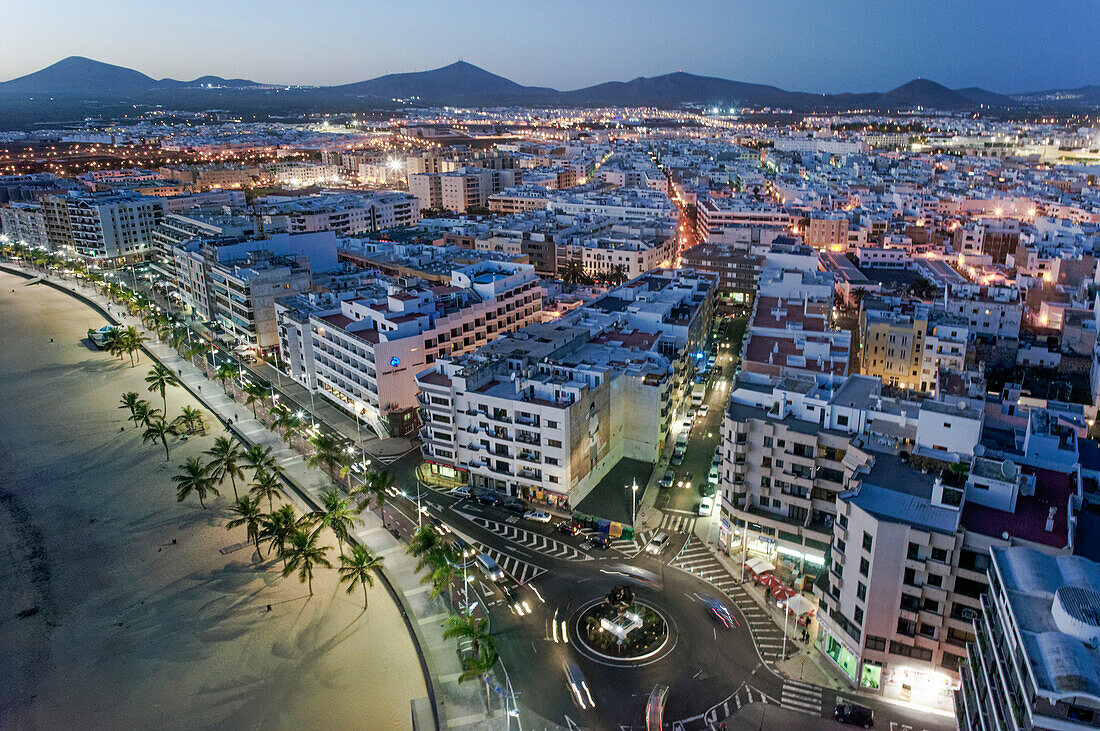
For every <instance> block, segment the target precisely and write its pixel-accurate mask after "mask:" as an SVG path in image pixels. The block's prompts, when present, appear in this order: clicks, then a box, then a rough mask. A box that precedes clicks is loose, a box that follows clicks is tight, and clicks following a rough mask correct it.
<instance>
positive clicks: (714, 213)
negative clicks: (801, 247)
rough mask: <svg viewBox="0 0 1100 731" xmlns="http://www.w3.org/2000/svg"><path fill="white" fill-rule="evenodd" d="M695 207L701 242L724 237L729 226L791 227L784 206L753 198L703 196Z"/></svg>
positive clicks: (698, 234) (697, 231)
mask: <svg viewBox="0 0 1100 731" xmlns="http://www.w3.org/2000/svg"><path fill="white" fill-rule="evenodd" d="M696 208H697V210H698V213H697V224H696V234H697V236H698V237H699V240H700V241H710V240H711V239H712V238H713V237H715V236H721V235H722V233H723V230H724V229H725V228H727V227H735V228H740V227H744V226H761V227H765V228H775V227H780V228H783V229H788V230H789V229H790V227H791V217H790V214H788V213H787V212H786V211H784V210H783V209H782V208H777V207H775V206H772V205H769V204H767V203H763V202H760V201H756V200H753V199H751V198H720V197H716V196H702V197H700V198H699V202H698V203H697V204H696Z"/></svg>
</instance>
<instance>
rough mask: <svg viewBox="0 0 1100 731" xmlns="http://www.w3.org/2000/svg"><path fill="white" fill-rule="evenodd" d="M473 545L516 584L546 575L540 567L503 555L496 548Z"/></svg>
mask: <svg viewBox="0 0 1100 731" xmlns="http://www.w3.org/2000/svg"><path fill="white" fill-rule="evenodd" d="M473 545H474V547H475V548H476V549H477V550H478V551H480V552H482V553H484V554H487V555H488V556H489V558H491V559H493V560H494V561H496V562H497V565H498V566H500V568H501V569H503V571H504V573H506V574H508V575H509V576H511V577H512V579H514V580H515V582H516V583H517V584H520V585H523V584H526V583H527V582H528V581H530V580H531V579H533V578H535V577H536V576H539V575H540V574H545V573H546V569H544V568H542V567H541V566H536V565H534V564H533V563H528V562H527V561H524V560H523V559H520V558H516V557H515V556H512V555H511V554H508V553H504V552H503V551H500V550H497V549H496V548H492V547H490V546H486V545H485V544H484V543H477V542H475V543H474V544H473Z"/></svg>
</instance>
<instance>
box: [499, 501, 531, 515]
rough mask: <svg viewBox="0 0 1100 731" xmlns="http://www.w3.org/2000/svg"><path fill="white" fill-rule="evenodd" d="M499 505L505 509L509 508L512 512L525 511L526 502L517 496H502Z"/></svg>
mask: <svg viewBox="0 0 1100 731" xmlns="http://www.w3.org/2000/svg"><path fill="white" fill-rule="evenodd" d="M500 505H501V507H503V508H504V509H505V510H511V511H512V512H513V513H526V512H527V503H525V502H523V501H522V500H520V499H519V498H518V497H509V498H504V499H503V500H501V501H500Z"/></svg>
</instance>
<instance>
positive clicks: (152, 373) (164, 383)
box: [145, 363, 180, 413]
mask: <svg viewBox="0 0 1100 731" xmlns="http://www.w3.org/2000/svg"><path fill="white" fill-rule="evenodd" d="M145 382H146V383H148V384H149V391H150V393H159V394H160V400H161V402H162V403H163V404H164V412H165V413H168V397H167V395H166V392H167V390H168V387H169V386H178V385H180V382H179V379H178V378H176V374H175V373H173V372H172V371H170V370H168V369H167V368H165V367H164V366H163V365H161V364H160V363H157V364H156V365H154V366H153V367H152V368H150V369H149V373H148V375H146V376H145Z"/></svg>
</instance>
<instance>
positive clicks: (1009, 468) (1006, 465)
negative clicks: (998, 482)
mask: <svg viewBox="0 0 1100 731" xmlns="http://www.w3.org/2000/svg"><path fill="white" fill-rule="evenodd" d="M1001 474H1002V475H1004V477H1005V479H1007V480H1011V479H1012V478H1013V477H1015V476H1016V464H1015V463H1014V462H1013V461H1012V460H1010V459H1006V460H1005V461H1004V462H1002V463H1001Z"/></svg>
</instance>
